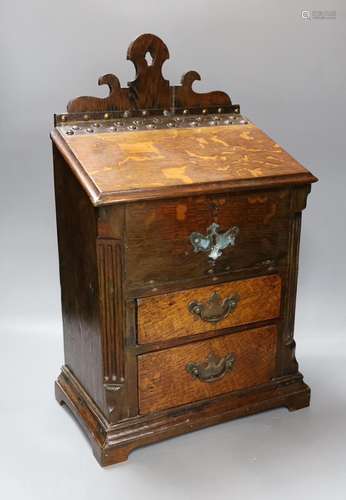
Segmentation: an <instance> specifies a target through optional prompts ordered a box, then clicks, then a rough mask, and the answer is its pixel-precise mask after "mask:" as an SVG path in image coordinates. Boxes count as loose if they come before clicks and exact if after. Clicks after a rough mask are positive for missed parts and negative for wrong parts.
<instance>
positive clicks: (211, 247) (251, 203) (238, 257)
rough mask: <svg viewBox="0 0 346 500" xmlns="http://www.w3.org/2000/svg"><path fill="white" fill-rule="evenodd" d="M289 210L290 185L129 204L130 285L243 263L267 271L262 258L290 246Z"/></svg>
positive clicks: (187, 277)
mask: <svg viewBox="0 0 346 500" xmlns="http://www.w3.org/2000/svg"><path fill="white" fill-rule="evenodd" d="M288 210H289V192H288V190H273V191H268V192H260V193H252V194H250V193H247V194H245V193H243V194H230V193H226V194H223V195H215V196H196V197H191V198H182V199H180V200H163V201H149V202H145V203H132V204H129V205H128V206H127V208H126V221H127V222H126V225H127V228H126V247H127V251H126V254H127V257H126V264H127V265H126V274H127V285H128V288H129V289H132V290H134V289H135V290H136V289H140V288H142V287H151V288H155V287H157V286H159V285H160V284H165V283H170V282H176V281H181V280H193V279H200V278H203V277H207V276H209V277H210V276H216V275H218V274H224V273H229V272H232V271H233V270H235V271H237V270H239V269H250V270H252V269H255V270H256V269H257V270H261V269H262V273H263V269H264V268H261V263H265V262H267V261H268V260H278V259H279V258H280V257H282V256H284V255H285V254H286V252H287V241H288V217H287V213H288ZM213 224H217V225H218V227H216V226H215V225H213ZM197 250H199V251H197ZM257 272H258V271H257ZM264 272H265V271H264Z"/></svg>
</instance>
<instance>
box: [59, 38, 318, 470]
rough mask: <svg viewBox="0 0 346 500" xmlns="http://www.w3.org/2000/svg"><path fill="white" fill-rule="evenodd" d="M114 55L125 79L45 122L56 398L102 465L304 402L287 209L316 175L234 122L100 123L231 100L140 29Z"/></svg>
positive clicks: (293, 233) (110, 78) (293, 237)
mask: <svg viewBox="0 0 346 500" xmlns="http://www.w3.org/2000/svg"><path fill="white" fill-rule="evenodd" d="M148 54H149V55H150V57H151V58H152V64H149V63H150V61H149V63H148V59H150V57H148ZM128 59H129V60H131V61H132V62H133V63H134V65H135V67H136V77H135V79H134V81H133V82H130V83H129V85H128V87H125V88H122V87H121V86H120V83H119V81H118V79H117V78H116V77H115V76H114V75H105V76H103V77H102V78H101V79H100V84H107V85H108V86H109V88H110V95H109V96H108V97H106V98H96V97H80V98H77V99H75V100H73V101H71V102H70V104H69V105H68V113H64V114H62V115H58V116H56V127H55V128H54V130H53V131H52V134H51V137H52V141H53V157H54V179H55V193H56V211H57V228H58V243H59V263H60V281H61V299H62V312H63V327H64V345H65V365H64V366H63V368H62V372H61V374H60V375H59V377H58V379H57V381H56V398H57V400H58V401H59V403H61V404H62V403H64V404H66V405H67V406H68V407H69V408H70V409H71V411H72V412H73V414H74V415H75V416H76V418H77V419H78V421H79V422H80V424H81V425H82V427H83V428H84V429H85V431H86V433H87V434H88V436H89V439H90V441H91V444H92V447H93V450H94V453H95V456H96V458H97V460H98V461H99V462H100V464H101V465H110V464H113V463H117V462H120V461H123V460H126V459H127V457H128V454H129V452H130V451H131V450H132V449H134V448H136V447H138V446H142V445H145V444H148V443H154V442H156V441H159V440H161V439H165V438H168V437H172V436H176V435H179V434H183V433H185V432H189V431H192V430H195V429H199V428H202V427H206V426H208V425H212V424H215V423H218V422H223V421H226V420H230V419H233V418H236V417H240V416H244V415H250V414H253V413H256V412H258V411H264V410H268V409H271V408H275V407H278V406H286V407H287V408H289V409H290V410H297V409H299V408H304V407H306V406H308V405H309V401H310V389H309V388H308V386H307V385H305V384H304V382H303V377H302V375H301V374H300V372H299V371H298V363H297V361H296V358H295V341H294V313H295V300H296V288H297V275H298V257H299V238H300V230H301V213H302V211H303V210H304V208H305V206H306V200H307V196H308V194H309V192H310V186H311V183H313V182H315V181H316V180H317V179H316V178H315V177H314V176H313V175H312V174H311V173H310V172H309V171H307V170H306V169H305V168H304V167H302V166H301V165H300V164H299V163H298V162H296V161H295V160H294V159H293V158H292V157H291V156H290V155H289V154H288V153H286V152H285V151H284V150H283V149H282V148H281V147H280V146H279V145H277V144H276V143H275V142H274V141H272V140H271V139H270V138H269V137H268V136H266V135H265V134H264V133H263V132H262V131H260V130H259V129H258V128H257V127H256V126H255V125H253V124H250V123H245V122H244V123H240V120H238V121H236V124H234V125H231V124H230V125H228V126H223V125H217V126H215V127H211V126H210V127H209V126H208V125H205V124H204V122H203V121H202V120H200V121H199V122H198V123H199V124H202V125H200V126H196V124H197V125H198V123H197V122H196V123H194V125H193V127H190V126H189V125H188V123H190V122H186V124H185V125H183V126H181V127H180V128H177V129H175V130H171V129H168V128H167V129H163V128H162V129H161V130H132V129H131V130H132V131H131V132H123V131H120V132H119V131H115V130H113V131H110V130H108V129H109V125H111V123H112V121H113V120H114V119H115V118H114V116H115V115H116V116H120V115H119V113H122V114H123V113H124V111H129V112H130V114H131V113H135V112H136V113H137V115H138V116H139V115H141V110H143V111H144V112H145V114H146V113H147V112H148V113H149V114H152V116H159V115H163V114H164V109H165V108H168V110H169V111H170V112H171V113H176V112H177V113H178V116H180V117H184V116H185V114H189V113H191V112H193V113H197V115H196V116H198V113H199V115H200V116H202V115H203V116H205V114H207V116H208V114H210V115H211V116H212V114H214V113H220V114H221V115H222V113H223V108H225V109H226V110H227V112H231V113H235V114H238V113H239V106H237V105H233V104H232V103H231V100H230V98H229V97H228V96H227V94H225V93H223V92H209V93H205V94H198V93H196V92H194V91H193V89H192V83H193V81H195V80H198V79H199V75H198V74H197V73H196V72H193V71H192V72H188V73H187V74H186V75H185V76H184V77H183V80H182V84H181V85H177V86H171V85H170V84H169V82H168V81H167V80H165V78H164V77H163V75H162V67H163V64H164V62H165V61H166V60H167V59H168V50H167V47H166V46H165V44H164V43H163V42H162V41H161V40H160V39H159V38H157V37H155V36H154V35H148V34H146V35H142V36H140V37H139V38H137V39H136V40H135V42H133V44H131V46H130V48H129V51H128ZM185 107H186V108H187V109H186V113H185V114H184V113H183V108H185ZM204 107H205V112H204V111H203V109H202V108H204ZM218 107H220V108H222V109H220V110H218V109H217V108H218ZM179 113H180V114H179ZM126 119H127V118H126V117H124V120H126ZM208 119H209V118H208ZM126 123H127V122H126ZM184 123H185V122H184ZM66 124H68V125H66ZM89 126H90V130H89V131H88V129H87V128H86V127H88V128H89ZM73 127H74V128H73ZM83 127H84V128H83ZM107 127H108V128H107ZM113 128H114V127H113ZM81 129H83V130H82V131H81ZM106 129H107V130H106ZM78 130H79V132H78ZM100 130H101V131H100ZM74 131H76V133H75V132H74ZM215 224H217V226H216V227H217V228H218V229H217V231H216V229H215ZM210 228H214V229H212V230H211V229H210ZM234 228H236V229H234ZM193 234H195V235H196V234H197V235H199V238H200V242H201V241H203V242H204V245H207V247H206V248H209V247H208V245H210V247H211V248H213V252H211V253H210V248H209V250H208V251H203V249H201V248H202V247H199V248H195V244H196V242H195V240H194V239H193V238H192V235H193ZM208 238H210V239H209V240H208ZM232 238H233V240H232ZM206 242H207V243H206ZM231 243H232V244H231ZM206 248H204V250H205V249H206ZM198 249H199V251H198V252H197V251H196V250H198Z"/></svg>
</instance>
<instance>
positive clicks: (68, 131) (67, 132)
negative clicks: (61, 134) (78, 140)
mask: <svg viewBox="0 0 346 500" xmlns="http://www.w3.org/2000/svg"><path fill="white" fill-rule="evenodd" d="M66 134H67V135H73V134H74V132H73V130H71V129H69V130H66Z"/></svg>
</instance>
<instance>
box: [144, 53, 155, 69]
mask: <svg viewBox="0 0 346 500" xmlns="http://www.w3.org/2000/svg"><path fill="white" fill-rule="evenodd" d="M144 57H145V60H146V61H147V65H148V66H152V64H153V57H152V55H151V54H150V52H149V51H148V52H146V53H145V56H144Z"/></svg>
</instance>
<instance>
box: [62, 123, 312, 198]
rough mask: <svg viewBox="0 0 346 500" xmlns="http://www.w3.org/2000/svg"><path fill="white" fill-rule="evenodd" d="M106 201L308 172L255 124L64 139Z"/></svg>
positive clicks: (73, 136)
mask: <svg viewBox="0 0 346 500" xmlns="http://www.w3.org/2000/svg"><path fill="white" fill-rule="evenodd" d="M64 141H65V142H66V144H68V146H69V148H70V150H71V151H72V153H73V155H74V156H75V158H76V159H77V160H78V162H79V164H80V165H81V168H82V169H83V170H84V172H85V174H86V175H87V176H88V177H89V179H90V180H91V181H92V183H93V184H94V185H95V186H96V188H97V189H98V191H99V193H100V194H101V195H102V196H104V195H107V194H109V193H113V194H114V193H119V192H121V193H124V192H127V191H131V190H137V189H140V190H146V189H153V188H155V189H162V188H167V187H172V186H191V185H194V184H207V183H211V182H212V183H222V182H225V181H237V180H242V181H244V180H245V179H250V180H256V181H260V180H261V179H262V180H263V179H267V178H271V177H279V178H280V177H285V176H291V175H297V174H300V175H302V176H304V175H306V174H307V173H308V172H307V170H306V169H305V168H304V167H303V166H302V165H300V164H299V163H298V162H297V161H296V160H294V159H293V158H292V157H291V156H290V155H289V154H288V153H286V152H285V151H284V150H283V149H282V148H281V147H280V146H279V145H278V144H276V143H275V142H274V141H273V140H272V139H270V138H269V137H268V136H267V135H266V134H265V133H264V132H262V131H261V130H260V129H258V128H257V127H256V126H255V125H253V124H247V125H232V126H219V127H200V128H193V129H183V128H181V129H170V130H151V131H139V132H121V133H97V134H89V135H71V136H64Z"/></svg>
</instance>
